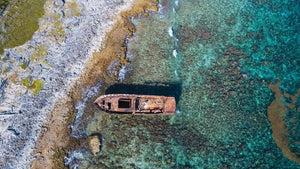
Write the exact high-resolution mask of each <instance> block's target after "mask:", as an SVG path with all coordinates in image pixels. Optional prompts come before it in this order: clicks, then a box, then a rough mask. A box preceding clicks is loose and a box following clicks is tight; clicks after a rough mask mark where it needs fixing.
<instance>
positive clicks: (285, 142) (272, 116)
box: [268, 83, 300, 164]
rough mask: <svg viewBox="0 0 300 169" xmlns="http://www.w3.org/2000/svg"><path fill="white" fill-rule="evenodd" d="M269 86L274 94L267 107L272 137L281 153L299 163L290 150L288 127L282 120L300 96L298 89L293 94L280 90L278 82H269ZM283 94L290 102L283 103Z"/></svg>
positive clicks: (299, 159)
mask: <svg viewBox="0 0 300 169" xmlns="http://www.w3.org/2000/svg"><path fill="white" fill-rule="evenodd" d="M269 88H270V89H271V90H272V91H273V92H274V94H275V100H274V101H273V102H272V103H271V104H270V106H269V107H268V118H269V120H270V123H271V126H272V131H273V133H272V137H273V139H274V141H275V142H276V144H277V146H278V147H279V148H280V149H281V151H282V153H283V154H284V156H285V157H287V158H288V159H290V160H292V161H295V162H297V163H299V164H300V158H299V157H297V155H296V154H295V153H294V152H292V151H291V146H290V141H289V139H288V129H287V128H286V121H285V120H284V118H285V116H286V114H287V113H288V111H289V109H291V108H294V107H295V104H296V100H297V98H298V97H299V96H300V89H299V90H298V92H297V94H296V95H295V96H292V95H290V94H287V93H285V92H284V94H283V92H282V91H281V90H280V83H278V84H270V85H269ZM284 96H285V97H287V98H291V100H292V102H291V103H290V104H285V103H284Z"/></svg>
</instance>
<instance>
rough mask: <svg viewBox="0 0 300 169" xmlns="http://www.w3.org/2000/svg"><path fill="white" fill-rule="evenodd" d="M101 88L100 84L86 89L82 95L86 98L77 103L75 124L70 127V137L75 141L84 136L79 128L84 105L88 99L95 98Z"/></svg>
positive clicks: (83, 132) (82, 130)
mask: <svg viewBox="0 0 300 169" xmlns="http://www.w3.org/2000/svg"><path fill="white" fill-rule="evenodd" d="M101 86H102V84H101V83H98V84H97V85H96V86H93V87H91V88H87V89H85V90H84V91H83V93H85V94H83V95H86V97H85V98H84V99H83V101H81V102H79V103H78V104H77V105H76V106H75V109H77V110H78V112H77V114H76V116H75V122H74V124H73V125H72V126H71V129H72V131H71V136H72V137H75V138H77V139H79V138H81V137H83V135H84V134H85V131H84V129H83V128H82V126H81V123H80V122H81V117H82V115H83V113H84V108H85V106H86V103H87V101H88V99H90V98H91V97H92V96H95V95H96V94H97V93H98V90H99V89H100V87H101Z"/></svg>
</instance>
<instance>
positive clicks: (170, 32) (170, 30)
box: [168, 26, 173, 37]
mask: <svg viewBox="0 0 300 169" xmlns="http://www.w3.org/2000/svg"><path fill="white" fill-rule="evenodd" d="M168 33H169V35H170V36H171V37H173V30H172V26H170V27H169V29H168Z"/></svg>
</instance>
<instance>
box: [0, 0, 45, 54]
mask: <svg viewBox="0 0 300 169" xmlns="http://www.w3.org/2000/svg"><path fill="white" fill-rule="evenodd" d="M44 4H45V0H19V1H7V0H2V1H1V2H0V5H1V9H3V8H4V6H5V7H6V6H7V7H6V9H5V10H6V12H5V14H4V15H3V16H1V17H2V19H1V21H0V24H1V25H3V27H2V29H0V34H1V40H0V54H3V53H4V49H5V48H13V47H16V46H19V45H22V44H24V43H25V42H27V41H28V40H30V39H31V38H32V36H33V34H34V32H35V31H36V30H38V28H39V25H38V19H39V18H40V17H41V16H43V15H44ZM29 16H30V17H29Z"/></svg>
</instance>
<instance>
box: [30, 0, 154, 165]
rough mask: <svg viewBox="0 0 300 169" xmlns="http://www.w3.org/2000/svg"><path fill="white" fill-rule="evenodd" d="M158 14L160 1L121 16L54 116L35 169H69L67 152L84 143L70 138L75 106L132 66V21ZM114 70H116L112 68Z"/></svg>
mask: <svg viewBox="0 0 300 169" xmlns="http://www.w3.org/2000/svg"><path fill="white" fill-rule="evenodd" d="M157 11H158V1H157V0H137V1H136V2H135V3H134V4H133V6H132V8H131V9H130V10H128V11H124V12H122V13H121V17H120V18H119V20H118V21H117V23H116V24H115V25H114V27H113V28H112V30H111V31H110V32H108V33H107V35H106V37H105V39H104V41H103V42H102V48H101V50H100V52H95V53H94V55H93V58H92V59H91V60H90V61H89V62H88V63H87V65H86V71H85V72H84V73H83V74H82V75H81V77H80V78H79V79H78V80H77V81H76V82H75V84H74V85H73V86H72V88H71V90H70V91H69V93H68V96H66V98H64V99H61V101H60V102H59V103H58V104H57V105H56V106H55V107H54V108H53V110H52V112H51V113H50V115H49V117H48V120H47V122H45V124H44V126H45V127H44V130H43V131H42V132H41V135H40V138H39V141H38V144H37V145H36V147H37V148H36V150H35V151H33V153H32V154H36V159H35V160H34V161H33V163H32V165H31V168H67V167H66V166H65V165H64V159H63V158H64V156H66V152H67V151H68V150H70V149H71V148H75V147H76V146H77V145H78V144H79V143H80V141H78V140H76V139H75V138H72V137H71V136H70V134H71V129H70V128H69V126H70V125H72V124H73V123H74V118H75V114H76V113H77V112H76V109H75V105H76V104H77V103H78V102H79V101H80V100H81V99H82V97H83V96H82V89H84V88H86V87H88V86H91V85H94V84H96V83H97V82H98V81H99V80H101V81H105V82H116V81H117V75H118V70H119V69H120V67H121V66H122V65H127V64H129V62H128V60H127V59H126V51H127V48H126V45H127V44H126V39H127V38H129V37H132V35H133V33H134V32H135V27H134V25H133V24H132V23H131V21H130V20H131V18H132V17H133V18H135V17H138V16H142V17H146V16H148V12H157ZM111 67H113V68H112V69H109V68H111ZM111 70H113V71H111Z"/></svg>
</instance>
